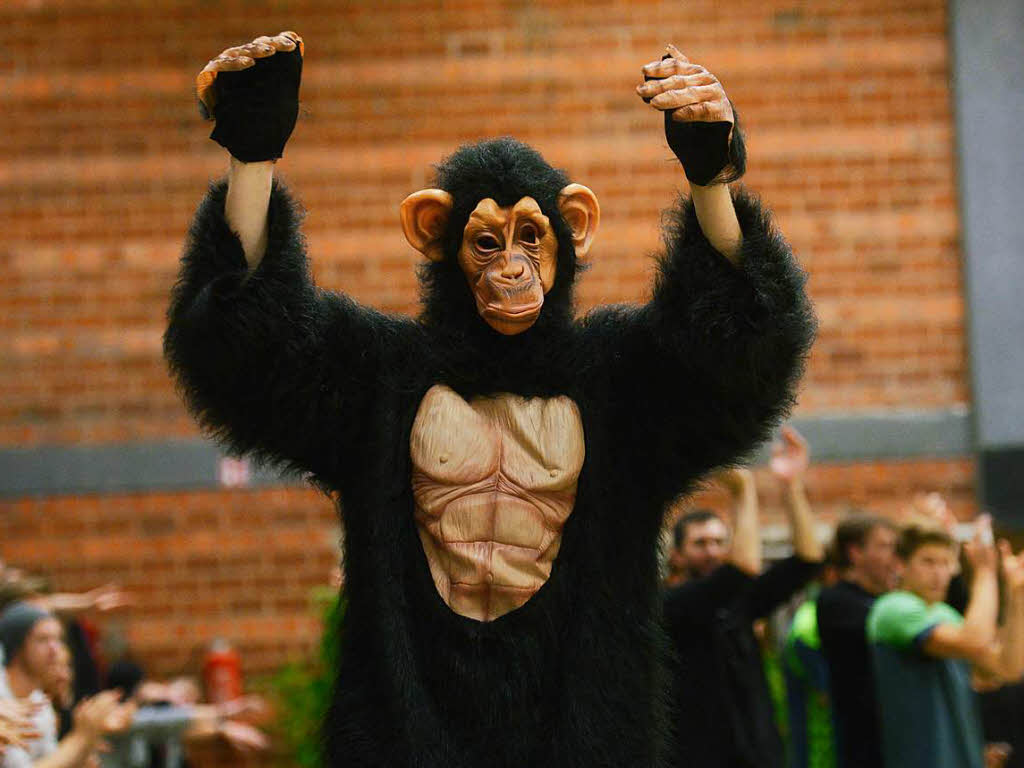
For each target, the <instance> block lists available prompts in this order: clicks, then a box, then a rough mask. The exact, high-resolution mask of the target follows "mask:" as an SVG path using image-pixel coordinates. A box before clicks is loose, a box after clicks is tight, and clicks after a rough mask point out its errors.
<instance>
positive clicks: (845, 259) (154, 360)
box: [0, 0, 973, 672]
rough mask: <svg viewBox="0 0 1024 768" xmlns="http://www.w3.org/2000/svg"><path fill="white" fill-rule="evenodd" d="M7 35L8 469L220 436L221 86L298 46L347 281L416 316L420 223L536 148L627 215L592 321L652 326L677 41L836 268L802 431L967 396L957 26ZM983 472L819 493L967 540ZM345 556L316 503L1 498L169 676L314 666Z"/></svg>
mask: <svg viewBox="0 0 1024 768" xmlns="http://www.w3.org/2000/svg"><path fill="white" fill-rule="evenodd" d="M0 24H2V25H3V28H4V29H5V30H6V32H7V34H5V39H4V44H3V46H2V50H0V82H2V87H0V103H2V107H3V110H4V115H5V119H4V131H3V135H4V140H3V141H2V142H0V222H2V226H3V231H4V238H3V240H2V241H0V270H2V274H3V281H2V286H3V287H2V289H0V447H16V446H29V445H40V444H71V443H94V444H95V443H105V442H119V441H132V440H160V439H165V438H186V437H194V436H195V435H196V429H195V427H194V425H193V423H192V421H191V420H190V418H189V417H188V415H187V414H186V413H185V411H184V409H183V408H182V406H181V403H180V401H179V399H178V397H177V396H176V394H175V392H174V390H173V388H172V386H171V384H170V382H169V380H168V378H167V375H166V371H165V367H164V363H163V361H162V359H161V355H160V335H161V333H162V329H163V322H164V321H163V314H164V311H165V307H166V300H167V293H168V290H169V288H170V286H171V285H172V282H173V280H174V275H175V271H176V260H177V257H178V254H179V251H180V248H181V243H182V237H183V234H184V231H185V228H186V226H187V224H188V221H189V218H190V215H191V214H192V212H193V210H194V208H195V206H196V204H197V202H198V200H199V198H200V196H201V194H202V192H203V190H204V187H205V185H206V182H207V180H208V179H210V178H212V177H214V176H217V175H220V174H221V173H223V171H224V169H225V164H226V159H225V153H224V152H223V151H222V150H221V149H220V148H219V147H217V146H216V145H214V144H213V143H212V142H210V141H208V140H207V139H206V135H207V134H208V132H209V126H208V125H203V124H202V123H200V122H199V120H198V118H197V116H196V109H195V104H194V100H193V98H192V95H191V90H190V89H191V83H192V78H193V76H194V75H195V73H196V72H197V71H198V70H199V69H200V68H201V67H202V66H203V65H204V64H205V63H206V61H207V60H208V59H209V58H211V57H212V56H214V55H215V54H216V53H218V52H219V51H220V50H221V49H222V48H224V47H226V46H227V45H229V44H236V43H239V42H243V41H246V40H248V39H251V38H252V37H254V36H256V35H258V34H262V33H268V32H269V33H274V32H276V31H279V30H281V29H288V28H291V29H295V30H297V31H299V32H300V33H301V34H303V35H304V36H305V38H306V43H307V60H306V68H305V73H304V81H303V92H302V97H303V102H304V108H303V117H302V119H301V121H300V123H299V125H298V127H297V129H296V132H295V135H294V137H293V140H292V143H291V144H290V145H289V148H288V151H287V154H286V157H285V158H284V160H283V161H282V162H281V164H280V170H281V172H282V173H283V175H284V176H285V177H286V179H287V180H288V182H289V183H290V184H291V186H292V188H293V190H294V191H295V192H296V193H297V194H298V196H299V197H300V198H301V200H302V201H303V202H304V204H305V205H306V206H307V208H308V209H309V217H308V219H307V224H306V232H307V234H308V236H309V241H310V244H311V250H312V254H313V257H314V260H315V271H316V275H317V278H318V280H319V281H320V283H321V284H323V285H325V286H328V287H331V288H337V289H344V290H346V291H349V292H350V293H352V294H353V295H354V296H355V297H357V298H358V299H360V300H362V301H365V302H368V303H370V304H373V305H376V306H379V307H382V308H385V309H388V310H401V311H414V310H415V306H416V304H415V289H416V286H415V280H414V276H413V275H414V273H413V270H414V266H415V264H416V261H417V259H416V256H415V254H414V253H413V252H412V251H411V249H410V248H409V247H408V246H407V245H406V243H405V241H404V239H403V237H402V235H401V233H400V230H399V227H398V217H397V206H398V203H399V202H400V201H401V200H402V198H403V197H404V196H405V195H406V194H408V193H409V192H411V191H413V190H415V189H418V188H420V187H422V186H424V185H426V184H427V183H428V181H429V174H430V165H431V163H433V162H435V161H436V160H437V159H438V158H439V157H440V156H441V155H443V154H444V153H445V152H447V151H450V150H451V149H452V148H454V147H455V146H456V145H457V144H458V143H460V142H462V141H466V140H471V139H476V138H479V137H484V136H489V135H494V134H501V133H511V134H515V135H516V136H518V137H520V138H523V139H525V140H527V141H529V142H531V143H533V144H534V145H535V146H537V147H538V148H539V149H540V150H541V151H542V152H543V153H544V154H545V155H546V156H547V157H548V159H549V160H551V161H552V162H553V163H554V164H556V165H560V166H563V167H565V168H567V169H568V170H569V171H570V173H571V175H572V176H573V177H574V178H575V179H577V180H579V181H581V182H583V183H586V184H587V185H588V186H590V187H591V188H592V189H594V190H595V192H596V193H597V195H598V196H599V198H600V199H601V202H602V209H603V212H604V221H603V224H602V229H601V232H600V233H599V236H598V240H597V243H596V245H595V248H594V268H593V269H592V270H591V271H590V272H589V273H587V275H586V276H585V278H584V280H583V283H582V289H581V293H580V297H581V302H580V303H581V308H582V309H585V308H587V307H590V306H592V305H594V304H596V303H602V302H608V301H636V300H642V299H643V298H644V296H645V295H646V292H647V289H648V288H647V287H648V284H649V280H650V277H651V260H650V258H649V254H650V253H651V252H652V251H654V250H655V249H656V248H657V246H658V235H657V223H658V216H659V211H660V210H661V209H662V208H663V207H665V206H666V205H667V204H668V203H669V202H670V201H671V199H672V197H673V195H674V194H675V192H676V190H678V189H680V188H681V187H682V188H684V189H685V185H684V184H683V181H682V174H681V173H680V171H679V169H678V167H677V166H676V165H675V164H674V163H673V162H671V161H670V153H669V152H668V150H667V149H666V148H665V145H664V141H663V137H662V134H661V127H660V125H661V123H660V118H659V116H657V115H655V114H654V113H653V112H652V111H651V110H650V109H649V108H647V107H645V106H644V105H643V104H642V103H641V102H640V100H639V99H638V97H637V96H636V95H635V93H634V91H633V87H634V85H635V84H636V83H637V82H638V81H639V75H638V72H639V67H640V65H642V64H643V63H645V62H646V61H649V60H652V59H655V58H658V57H659V56H660V54H661V51H662V49H663V45H664V44H665V43H667V42H669V41H674V42H675V43H676V44H678V45H679V46H680V47H681V48H682V50H683V51H685V52H686V53H687V54H688V55H689V56H690V58H691V59H692V60H694V61H697V62H699V63H702V64H704V65H705V66H707V67H708V68H709V69H710V70H711V71H712V72H714V73H715V74H716V75H718V77H719V79H720V80H721V81H722V83H723V84H724V86H725V88H726V90H727V92H728V93H729V95H730V96H731V98H732V99H733V101H734V103H735V104H736V105H737V108H738V109H739V111H740V113H741V115H742V118H743V121H744V123H745V125H746V128H747V135H748V143H749V154H750V164H749V173H748V175H747V178H746V183H747V184H748V185H749V186H750V187H751V188H753V189H755V190H757V191H758V192H759V193H760V194H761V195H762V196H763V197H764V199H765V200H766V201H767V202H768V203H769V204H770V205H771V206H772V207H773V209H774V211H775V213H776V216H777V220H778V224H779V226H780V227H781V229H782V230H783V232H784V233H785V234H786V235H787V236H788V238H789V239H790V241H791V242H792V244H793V246H794V248H795V249H796V251H797V252H798V254H799V255H800V258H801V260H802V261H803V263H804V264H806V265H807V267H808V269H809V270H810V273H811V281H810V290H811V293H812V296H813V298H814V301H815V303H816V306H817V309H818V313H819V315H820V319H821V333H820V338H819V341H818V344H817V346H816V347H815V350H814V353H813V356H812V360H811V364H810V366H809V370H808V374H807V377H806V379H805V383H804V388H803V391H802V395H801V401H800V413H801V414H804V415H811V414H813V413H815V412H821V411H825V410H828V411H837V410H838V411H856V410H858V409H868V408H870V409H878V408H890V407H892V408H897V407H899V408H906V407H939V408H941V407H949V406H953V405H960V404H966V403H967V402H968V400H969V395H968V391H967V381H966V369H965V347H964V329H963V323H964V304H963V298H962V295H961V286H960V263H959V250H958V240H957V238H958V217H957V210H956V199H955V178H954V165H955V164H954V154H953V153H954V143H953V138H954V137H953V122H952V115H951V106H950V102H951V98H950V86H949V69H950V66H949V55H950V52H949V44H948V40H947V38H946V24H947V16H946V7H945V4H944V3H942V2H940V1H939V0H919V1H917V2H912V3H900V4H893V3H889V2H883V1H882V0H851V1H848V2H841V3H840V2H820V3H802V2H794V0H789V1H788V2H780V1H779V0H735V1H734V2H718V1H717V0H693V1H691V2H679V1H678V0H671V1H669V2H626V1H622V2H590V3H585V4H583V3H579V2H568V0H547V1H546V2H507V3H491V2H483V1H482V0H450V1H446V2H444V3H440V2H425V1H423V2H413V1H412V0H406V1H403V2H390V3H380V2H374V3H369V2H344V3H336V2H332V3H328V2H305V3H285V2H269V1H267V2H261V3H241V2H222V3H209V2H199V1H198V0H195V1H190V2H177V3H172V2H168V1H167V0H163V1H159V2H158V1H156V0H154V2H148V3H114V2H91V1H90V2H85V0H63V1H62V2H59V3H58V2H56V0H51V1H50V2H47V1H46V0H38V1H36V2H30V1H29V0H24V1H23V2H7V3H4V4H3V6H2V7H0ZM972 472H973V468H972V463H971V461H970V460H969V459H967V458H964V459H957V460H950V461H934V462H933V461H908V462H898V463H886V464H863V465H849V466H832V467H827V468H821V469H816V470H815V473H814V475H813V476H812V479H811V489H812V492H814V493H815V494H816V500H817V501H818V502H819V503H821V504H823V505H824V506H826V507H827V508H829V509H834V508H838V507H839V506H840V505H842V504H843V503H844V502H845V500H846V499H847V498H852V499H853V500H855V501H857V502H858V503H861V504H866V505H875V506H878V507H882V508H891V507H894V506H896V505H898V504H900V503H901V500H902V499H903V498H904V496H905V494H906V493H907V492H908V491H909V490H912V489H915V488H931V487H936V486H937V487H939V488H940V489H941V490H945V491H947V492H950V493H951V494H952V495H953V496H954V497H955V499H956V503H957V505H958V507H959V508H960V509H961V511H962V512H963V513H964V514H968V513H970V512H971V511H972V509H973V478H972ZM765 485H766V487H767V486H768V483H766V484H765ZM334 530H335V529H334V522H333V517H332V512H331V510H330V507H329V504H328V503H327V502H326V501H325V500H324V499H322V498H319V497H317V496H315V495H314V494H313V493H312V492H305V491H241V492H232V493H227V492H224V493H218V492H206V491H204V492H197V493H182V494H161V493H154V494H133V495H125V496H110V497H106V496H104V497H89V498H54V499H44V500H32V499H25V500H6V501H2V502H0V555H2V556H3V557H5V558H7V559H8V560H11V561H13V562H17V563H19V564H23V565H24V566H26V567H28V568H31V569H34V570H40V571H44V572H47V573H50V574H52V575H53V576H54V578H55V580H56V582H57V585H58V586H59V587H60V588H63V589H76V588H81V587H87V586H91V585H94V584H96V583H97V582H99V581H102V580H106V579H109V578H117V579H118V580H120V581H122V582H123V583H125V584H126V585H128V586H130V587H131V588H132V589H133V590H136V591H138V592H139V593H140V595H142V596H143V598H144V599H143V601H142V605H140V606H139V607H137V608H134V609H132V610H131V611H130V612H129V613H128V614H127V617H126V619H125V622H126V626H127V631H128V632H129V635H130V638H131V640H132V642H134V643H135V644H136V645H137V647H138V649H139V650H140V651H141V652H142V653H143V654H144V655H145V656H146V657H147V659H150V660H151V662H152V664H153V666H154V668H155V669H156V670H158V671H162V672H171V671H177V669H178V668H179V667H181V666H182V665H184V664H186V663H187V662H188V660H189V659H190V658H191V656H190V654H193V653H194V649H195V648H196V647H198V646H199V645H201V644H202V643H204V642H205V641H207V640H208V639H209V638H210V637H212V636H213V635H216V634H225V633H226V634H229V635H232V636H233V639H235V640H236V641H237V642H239V643H240V644H241V645H243V650H244V652H245V656H246V664H247V667H248V668H251V669H254V670H266V669H268V668H270V667H272V666H273V665H275V664H276V663H278V662H279V661H280V660H281V659H283V658H284V657H285V655H286V653H287V652H288V651H289V650H296V649H302V648H305V647H307V646H308V645H309V643H310V641H311V639H312V637H313V634H314V632H315V627H313V626H312V625H311V624H310V622H309V620H308V618H307V616H306V612H305V610H304V608H303V605H302V603H303V600H304V596H305V593H306V591H307V589H308V587H309V586H311V585H312V584H314V583H319V582H322V581H323V580H324V579H325V578H326V572H327V570H328V568H329V566H330V563H331V562H332V559H333V552H332V545H331V540H332V537H333V536H334V535H335V533H334Z"/></svg>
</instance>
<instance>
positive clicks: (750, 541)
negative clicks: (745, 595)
mask: <svg viewBox="0 0 1024 768" xmlns="http://www.w3.org/2000/svg"><path fill="white" fill-rule="evenodd" d="M715 480H716V481H718V482H719V483H721V485H722V486H724V487H725V489H726V490H727V491H729V495H730V496H731V497H732V507H733V539H732V548H731V549H730V550H729V562H730V563H732V564H733V565H735V566H736V567H737V568H739V569H740V570H741V571H743V572H744V573H748V574H751V575H757V574H758V573H760V572H761V524H760V513H759V510H758V504H757V485H756V484H755V483H754V474H753V473H752V472H751V471H750V470H749V469H744V468H742V467H731V468H729V469H725V470H722V471H720V472H719V473H718V474H717V475H716V476H715Z"/></svg>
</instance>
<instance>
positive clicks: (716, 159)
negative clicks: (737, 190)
mask: <svg viewBox="0 0 1024 768" xmlns="http://www.w3.org/2000/svg"><path fill="white" fill-rule="evenodd" d="M644 79H645V80H655V79H658V78H652V77H646V76H645V77H644ZM644 101H646V102H650V99H644ZM729 104H730V105H731V104H732V102H731V101H730V102H729ZM672 112H674V110H669V111H667V112H665V139H666V140H667V141H668V146H669V148H670V149H671V150H672V151H673V152H674V153H675V156H676V157H678V158H679V162H680V163H682V165H683V173H685V174H686V178H688V179H689V180H690V181H691V182H692V183H693V184H698V185H700V186H702V187H706V186H708V185H709V184H712V183H715V184H728V183H729V182H733V181H736V180H737V179H739V178H740V177H741V176H742V175H743V174H744V173H745V172H746V170H747V149H746V146H745V145H744V143H743V132H742V131H741V130H740V116H739V113H738V112H737V111H736V107H733V108H732V115H733V120H734V121H735V122H734V123H732V124H730V123H729V122H728V121H724V120H723V121H717V122H714V123H706V122H697V121H695V122H687V123H680V122H677V121H675V120H673V119H672ZM730 127H732V139H729V128H730Z"/></svg>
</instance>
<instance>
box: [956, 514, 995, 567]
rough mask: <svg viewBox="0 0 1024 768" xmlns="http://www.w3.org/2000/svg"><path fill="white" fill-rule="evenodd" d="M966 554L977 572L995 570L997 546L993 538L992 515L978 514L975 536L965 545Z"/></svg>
mask: <svg viewBox="0 0 1024 768" xmlns="http://www.w3.org/2000/svg"><path fill="white" fill-rule="evenodd" d="M964 554H965V555H967V561H968V562H969V563H970V564H971V567H972V568H973V569H974V572H975V573H977V572H979V571H990V570H991V571H994V570H995V568H996V546H995V542H994V541H993V539H992V517H991V516H989V515H978V519H977V521H976V522H975V524H974V538H973V539H971V540H970V541H969V542H967V543H966V544H965V545H964Z"/></svg>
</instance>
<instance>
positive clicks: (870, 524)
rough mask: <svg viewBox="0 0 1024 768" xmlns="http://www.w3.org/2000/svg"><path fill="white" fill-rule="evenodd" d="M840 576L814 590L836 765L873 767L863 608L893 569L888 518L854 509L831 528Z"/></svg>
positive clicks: (875, 728)
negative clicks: (838, 578)
mask: <svg viewBox="0 0 1024 768" xmlns="http://www.w3.org/2000/svg"><path fill="white" fill-rule="evenodd" d="M833 546H834V556H835V558H836V561H837V563H838V565H839V568H840V570H841V573H842V578H841V579H840V580H839V582H837V583H836V584H835V585H834V586H831V587H826V588H825V589H823V590H822V591H821V593H820V594H819V595H818V634H819V635H820V636H821V649H822V652H823V653H824V654H825V660H826V661H827V662H828V667H829V680H830V684H831V687H832V707H833V715H834V718H835V725H836V754H837V757H838V763H839V768H879V767H880V766H881V765H882V734H881V728H880V723H879V720H878V702H877V699H876V695H875V681H874V675H873V672H872V665H871V651H870V649H869V647H868V641H867V635H866V627H865V625H866V624H867V620H868V613H869V611H870V610H871V606H872V605H873V604H874V602H875V599H876V598H877V597H878V596H879V595H881V594H882V593H884V592H887V591H888V590H889V589H891V588H892V586H893V583H894V579H895V577H896V573H897V567H898V566H897V561H896V529H895V526H894V525H893V524H892V522H891V521H889V520H887V519H886V518H884V517H876V516H872V515H866V514H862V513H855V514H852V515H850V516H848V517H847V518H846V519H844V520H843V521H841V522H840V523H839V525H838V527H837V528H836V536H835V544H834V545H833Z"/></svg>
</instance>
